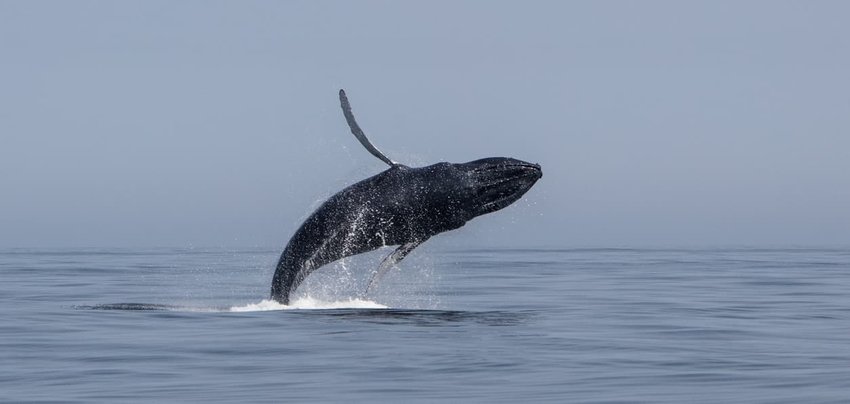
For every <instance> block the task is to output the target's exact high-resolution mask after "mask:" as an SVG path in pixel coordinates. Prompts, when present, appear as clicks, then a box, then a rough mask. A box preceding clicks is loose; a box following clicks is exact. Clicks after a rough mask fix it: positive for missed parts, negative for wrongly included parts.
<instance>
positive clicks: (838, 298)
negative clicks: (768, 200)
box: [0, 248, 850, 403]
mask: <svg viewBox="0 0 850 404" xmlns="http://www.w3.org/2000/svg"><path fill="white" fill-rule="evenodd" d="M389 251H390V250H386V251H381V252H377V253H374V254H367V255H364V256H358V257H355V258H351V259H348V260H345V261H343V262H340V263H336V264H334V265H331V266H328V267H326V268H323V269H321V270H320V271H318V272H316V273H314V274H313V275H311V276H310V277H309V278H308V281H307V282H306V283H305V284H304V286H303V287H302V288H300V289H299V294H298V295H297V296H296V299H295V301H294V302H293V307H285V306H280V305H277V304H275V303H272V302H269V301H264V299H265V298H267V296H268V293H269V285H270V281H271V276H272V268H273V267H274V264H275V262H276V259H277V256H278V254H279V251H273V250H262V249H254V250H232V251H231V250H221V249H76V250H2V251H0V304H2V308H0V313H2V314H0V402H80V403H92V402H105V403H114V402H135V401H145V402H151V401H155V402H253V403H259V402H269V403H277V402H304V401H321V402H375V401H394V402H398V401H401V400H403V401H405V402H433V401H437V400H445V401H474V402H506V403H513V402H594V403H615V402H624V403H625V402H669V403H683V402H716V403H727V402H759V403H762V402H777V403H782V402H784V403H815V402H824V403H826V402H835V403H839V402H844V403H846V402H850V249H826V248H825V249H802V248H798V249H778V248H777V249H750V248H728V249H516V250H505V249H484V250H433V249H431V250H429V249H427V248H423V249H422V250H421V251H420V250H417V251H416V252H414V253H413V254H411V256H410V257H408V259H406V260H405V261H404V262H402V263H401V265H400V268H398V269H397V270H393V271H392V272H391V273H390V274H389V275H388V276H387V277H386V278H384V279H383V280H382V282H381V283H380V284H379V285H377V286H378V287H377V289H376V290H375V291H374V292H373V293H371V294H364V292H363V290H364V289H365V285H366V281H367V280H368V277H369V274H370V273H371V271H372V270H373V269H374V268H375V267H377V263H378V262H379V261H380V259H381V258H382V254H386V253H388V252H389Z"/></svg>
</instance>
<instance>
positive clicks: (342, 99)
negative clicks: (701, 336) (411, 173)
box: [339, 90, 398, 166]
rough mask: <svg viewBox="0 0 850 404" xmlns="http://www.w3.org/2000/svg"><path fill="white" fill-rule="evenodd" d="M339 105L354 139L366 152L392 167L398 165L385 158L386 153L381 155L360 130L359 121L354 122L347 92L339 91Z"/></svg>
mask: <svg viewBox="0 0 850 404" xmlns="http://www.w3.org/2000/svg"><path fill="white" fill-rule="evenodd" d="M339 104H340V106H341V107H342V114H343V115H345V121H346V122H348V127H349V128H351V133H352V134H354V137H356V138H357V140H359V141H360V144H362V145H363V147H365V148H366V150H369V153H372V155H373V156H375V157H377V158H379V159H381V161H383V162H384V163H387V164H389V165H390V166H396V165H398V163H396V162H395V161H392V160H390V158H389V157H387V156H385V155H384V153H381V151H380V150H378V148H377V147H375V145H373V144H372V142H370V141H369V139H368V138H367V137H366V134H365V133H363V129H360V125H358V124H357V121H355V120H354V113H353V112H351V104H349V103H348V97H346V96H345V91H343V90H339Z"/></svg>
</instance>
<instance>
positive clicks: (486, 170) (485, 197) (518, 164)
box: [456, 157, 543, 216]
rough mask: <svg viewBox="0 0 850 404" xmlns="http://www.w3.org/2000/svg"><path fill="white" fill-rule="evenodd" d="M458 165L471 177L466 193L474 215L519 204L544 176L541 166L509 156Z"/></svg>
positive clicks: (467, 182) (468, 177)
mask: <svg viewBox="0 0 850 404" xmlns="http://www.w3.org/2000/svg"><path fill="white" fill-rule="evenodd" d="M456 166H457V168H458V169H460V170H461V172H463V173H465V175H466V177H467V181H466V182H465V190H464V193H465V194H467V195H468V198H469V201H468V202H467V205H468V207H467V209H470V212H469V213H471V214H472V215H473V216H481V215H483V214H487V213H491V212H495V211H497V210H500V209H502V208H505V207H507V206H508V205H510V204H512V203H514V202H516V201H517V200H519V199H520V198H522V196H523V195H525V193H526V192H528V190H529V189H531V187H532V186H534V184H535V183H536V182H537V180H539V179H540V178H541V177H542V176H543V171H542V170H541V168H540V165H539V164H533V163H528V162H525V161H522V160H517V159H514V158H508V157H489V158H485V159H480V160H475V161H470V162H468V163H462V164H456Z"/></svg>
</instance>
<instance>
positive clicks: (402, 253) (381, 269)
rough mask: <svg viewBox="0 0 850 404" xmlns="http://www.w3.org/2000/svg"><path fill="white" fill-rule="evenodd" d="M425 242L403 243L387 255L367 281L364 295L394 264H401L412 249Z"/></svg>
mask: <svg viewBox="0 0 850 404" xmlns="http://www.w3.org/2000/svg"><path fill="white" fill-rule="evenodd" d="M424 242H425V240H418V241H411V242H409V243H404V244H402V245H400V246H399V247H398V248H396V249H395V251H393V252H392V253H391V254H390V255H387V257H386V258H384V260H383V261H381V265H380V266H378V270H376V271H375V272H374V273H373V274H372V279H370V280H369V285H368V286H366V293H369V292H370V291H371V290H372V286H373V285H375V284H376V283H377V282H378V280H380V279H381V277H383V276H384V274H386V273H387V271H389V270H390V268H392V267H393V266H394V265H395V264H398V263H399V262H401V260H403V259H404V257H406V256H407V254H409V253H410V252H411V251H413V249H414V248H416V247H418V246H419V245H420V244H422V243H424Z"/></svg>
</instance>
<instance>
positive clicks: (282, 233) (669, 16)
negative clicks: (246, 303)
mask: <svg viewBox="0 0 850 404" xmlns="http://www.w3.org/2000/svg"><path fill="white" fill-rule="evenodd" d="M848 15H850V2H845V1H834V2H831V1H794V2H790V1H745V2H735V1H704V2H685V1H654V2H649V1H642V2H626V1H622V2H616V1H605V2H601V1H586V2H528V3H526V2H495V1H480V2H472V1H470V2H455V1H451V2H449V1H445V2H424V1H423V2H416V3H413V2H395V1H382V2H365V1H357V2H350V1H339V2H332V1H320V2H315V1H302V2H279V1H238V2H236V1H231V2H224V1H180V2H174V1H135V2H134V1H120V2H115V1H74V2H65V1H55V2H50V1H37V2H33V1H0V51H2V61H0V141H1V142H0V192H2V194H0V195H2V198H0V248H8V247H72V246H94V247H97V246H109V247H111V246H176V247H189V246H214V247H217V246H224V247H236V246H261V247H275V248H276V247H282V246H283V245H284V244H285V243H286V242H287V241H288V239H289V237H290V236H291V235H292V233H293V231H294V230H295V229H296V228H297V226H298V225H299V224H300V222H301V221H302V220H303V219H304V218H306V216H307V215H309V214H310V213H311V212H312V210H313V209H314V208H315V207H317V206H318V203H319V201H320V200H321V199H322V198H324V197H327V196H329V195H330V194H332V193H334V192H336V191H338V190H339V189H341V188H342V187H343V186H345V185H347V184H349V183H352V182H354V181H356V180H359V179H361V178H364V177H366V176H369V175H372V174H375V173H378V172H379V171H380V170H383V169H384V165H383V163H381V162H380V161H378V160H377V159H375V158H374V157H372V156H371V155H369V154H368V153H367V152H366V151H365V150H363V149H362V147H361V146H360V145H359V144H358V143H357V142H356V140H355V139H354V137H353V136H351V134H350V133H349V132H348V129H347V126H346V124H345V121H344V119H343V117H342V114H341V113H340V110H339V106H338V101H337V98H336V97H337V96H336V92H337V90H338V89H339V88H345V89H346V90H347V91H348V93H349V97H350V98H351V101H352V104H353V107H354V111H355V114H356V116H357V117H358V120H359V121H360V123H361V125H362V126H363V127H364V129H365V130H366V132H367V134H369V135H370V137H371V139H372V141H373V142H374V143H375V144H376V145H377V146H378V147H379V148H381V149H382V150H384V151H385V152H386V153H387V154H388V155H389V156H390V157H391V158H393V159H395V160H398V161H401V162H404V163H407V164H409V165H425V164H430V163H434V162H438V161H450V162H464V161H469V160H474V159H478V158H481V157H488V156H508V157H516V158H519V159H523V160H527V161H532V162H539V163H540V164H541V165H542V166H543V170H544V177H543V179H542V180H541V181H540V182H539V183H538V184H537V185H536V186H535V188H534V189H532V191H531V192H529V193H528V195H527V197H526V198H525V199H524V200H522V201H520V202H517V203H516V204H515V206H512V207H510V208H508V209H506V210H504V211H501V212H497V213H495V214H492V215H488V216H485V217H481V218H478V219H476V220H475V221H473V222H472V223H470V224H469V225H467V227H465V228H463V229H461V230H458V231H455V232H453V234H451V235H448V234H447V235H445V236H443V238H444V240H441V241H438V243H445V244H450V245H483V246H487V245H493V246H505V245H517V246H529V245H544V246H562V247H576V246H628V245H634V246H666V245H695V246H701V245H737V244H746V245H772V244H783V245H787V244H794V245H814V244H843V245H847V244H850V73H848V72H850V24H848V23H847V17H848ZM445 244H444V245H445Z"/></svg>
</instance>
